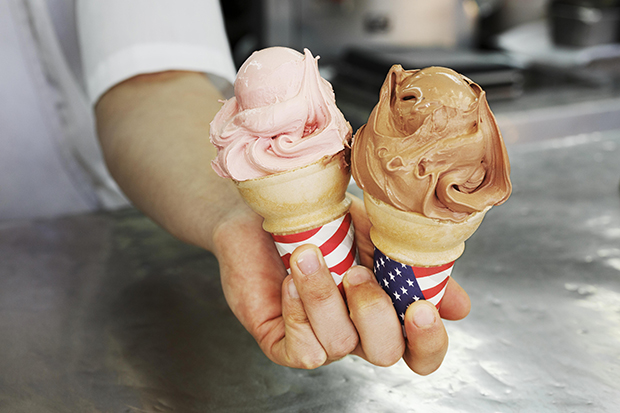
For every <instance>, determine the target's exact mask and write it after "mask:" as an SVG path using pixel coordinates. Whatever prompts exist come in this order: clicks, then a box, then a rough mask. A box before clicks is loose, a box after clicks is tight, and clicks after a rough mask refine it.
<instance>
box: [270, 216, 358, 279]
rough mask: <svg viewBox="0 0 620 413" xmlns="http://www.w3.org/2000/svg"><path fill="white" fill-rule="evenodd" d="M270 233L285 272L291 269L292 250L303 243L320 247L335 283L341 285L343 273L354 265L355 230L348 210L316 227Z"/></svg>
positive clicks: (355, 259) (355, 253) (355, 261)
mask: <svg viewBox="0 0 620 413" xmlns="http://www.w3.org/2000/svg"><path fill="white" fill-rule="evenodd" d="M271 236H272V238H273V240H274V242H275V244H276V248H277V249H278V253H279V254H280V257H281V258H282V262H283V263H284V266H285V267H286V271H287V272H288V273H290V272H291V266H290V258H291V254H292V253H293V251H294V250H295V248H297V247H299V246H300V245H303V244H314V245H316V246H317V247H319V249H320V250H321V253H322V254H323V257H324V258H325V263H326V264H327V266H328V267H329V270H330V272H331V274H332V277H333V278H334V282H335V283H336V285H341V282H342V277H343V276H344V273H345V272H346V271H347V270H348V269H349V268H351V267H352V266H353V265H357V257H356V255H357V252H356V251H357V249H356V247H355V231H354V229H353V225H352V224H351V214H350V213H349V212H347V213H346V214H345V215H343V216H341V217H340V218H338V219H336V220H334V221H332V222H329V223H327V224H325V225H322V226H320V227H318V228H314V229H311V230H308V231H303V232H300V233H297V234H288V235H277V234H271Z"/></svg>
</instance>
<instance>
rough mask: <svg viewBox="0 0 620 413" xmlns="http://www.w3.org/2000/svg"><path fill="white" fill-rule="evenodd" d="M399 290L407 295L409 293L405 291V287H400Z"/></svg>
mask: <svg viewBox="0 0 620 413" xmlns="http://www.w3.org/2000/svg"><path fill="white" fill-rule="evenodd" d="M400 290H401V291H402V292H403V294H407V295H409V293H408V292H407V289H406V288H405V287H400Z"/></svg>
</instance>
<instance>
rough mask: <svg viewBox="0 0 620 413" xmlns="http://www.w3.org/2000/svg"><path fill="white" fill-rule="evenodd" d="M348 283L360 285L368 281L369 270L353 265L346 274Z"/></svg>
mask: <svg viewBox="0 0 620 413" xmlns="http://www.w3.org/2000/svg"><path fill="white" fill-rule="evenodd" d="M346 278H347V282H348V283H349V284H350V285H360V284H363V283H365V282H368V281H370V271H368V270H367V269H365V268H363V267H353V268H351V269H350V270H349V273H348V274H347V276H346Z"/></svg>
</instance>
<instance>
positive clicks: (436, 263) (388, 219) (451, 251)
mask: <svg viewBox="0 0 620 413" xmlns="http://www.w3.org/2000/svg"><path fill="white" fill-rule="evenodd" d="M364 203H365V205H366V211H367V213H368V217H369V218H370V221H371V223H372V228H371V229H370V238H371V240H372V242H373V244H374V245H375V256H374V268H373V270H374V273H375V277H376V278H377V281H378V282H379V284H380V285H381V286H382V287H383V289H384V290H385V291H386V292H387V293H388V294H389V295H390V297H391V298H392V301H393V303H394V307H395V309H396V312H397V314H398V315H399V317H400V320H401V323H402V322H404V319H405V311H406V310H407V307H409V305H411V303H413V302H415V301H418V300H421V299H424V300H428V301H430V302H431V303H433V304H434V305H435V306H436V307H437V309H439V308H440V307H441V302H442V299H443V296H444V293H445V291H446V287H447V285H448V281H449V278H450V275H451V273H452V268H453V265H454V261H455V260H456V259H457V258H458V257H460V256H461V254H462V253H463V251H464V249H465V240H467V239H468V238H469V237H470V236H471V235H472V234H473V233H474V232H475V231H476V229H477V228H478V226H479V225H480V223H481V222H482V219H483V218H484V215H485V214H486V212H487V211H488V210H489V209H490V208H491V207H488V208H486V209H485V210H483V211H481V212H476V213H474V214H473V215H472V216H471V217H469V218H468V219H466V220H465V221H462V222H458V223H457V222H453V221H447V220H439V219H433V218H427V217H424V216H423V215H421V214H418V213H415V212H405V211H401V210H399V209H396V208H394V207H393V206H391V205H389V204H386V203H384V202H382V201H380V200H378V199H376V198H374V197H373V196H372V195H369V194H364Z"/></svg>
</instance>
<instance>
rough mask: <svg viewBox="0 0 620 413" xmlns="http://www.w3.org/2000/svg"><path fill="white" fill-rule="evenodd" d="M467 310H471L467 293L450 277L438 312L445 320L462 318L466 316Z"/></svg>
mask: <svg viewBox="0 0 620 413" xmlns="http://www.w3.org/2000/svg"><path fill="white" fill-rule="evenodd" d="M469 310H471V301H470V300H469V295H467V293H466V292H465V290H464V289H463V287H461V286H460V285H459V283H457V282H456V281H454V279H453V278H452V277H450V280H449V281H448V285H447V287H446V293H445V295H444V298H443V300H442V302H441V309H440V310H439V314H441V317H442V318H445V319H446V320H462V319H463V318H465V317H467V315H468V314H469Z"/></svg>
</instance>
